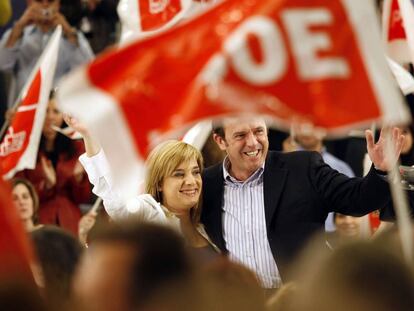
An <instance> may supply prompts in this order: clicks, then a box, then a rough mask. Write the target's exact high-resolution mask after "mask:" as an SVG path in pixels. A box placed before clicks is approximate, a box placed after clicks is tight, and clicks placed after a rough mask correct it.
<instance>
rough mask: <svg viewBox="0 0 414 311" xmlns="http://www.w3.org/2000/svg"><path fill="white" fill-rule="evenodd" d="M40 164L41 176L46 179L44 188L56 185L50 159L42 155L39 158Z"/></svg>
mask: <svg viewBox="0 0 414 311" xmlns="http://www.w3.org/2000/svg"><path fill="white" fill-rule="evenodd" d="M40 164H41V166H42V169H43V176H44V177H45V179H46V184H45V186H46V188H47V189H50V188H52V187H54V186H55V185H56V172H55V169H54V167H53V164H52V161H50V160H49V159H47V158H46V157H44V156H42V157H41V158H40Z"/></svg>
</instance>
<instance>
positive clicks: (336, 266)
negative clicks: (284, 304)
mask: <svg viewBox="0 0 414 311" xmlns="http://www.w3.org/2000/svg"><path fill="white" fill-rule="evenodd" d="M303 260H304V262H303V265H304V266H305V268H304V269H303V270H302V269H298V271H297V273H298V274H299V276H298V278H299V279H300V281H299V282H298V291H297V292H296V295H295V299H294V302H295V306H294V307H293V308H292V309H289V310H290V311H292V310H294V311H296V310H297V311H299V310H309V311H316V310H317V311H328V310H337V311H345V310H355V311H365V310H377V311H386V310H395V311H409V310H412V308H413V306H414V277H413V271H412V267H410V266H408V265H407V263H406V262H405V261H404V260H403V259H402V257H401V256H400V254H399V253H398V252H395V251H394V249H392V248H388V245H387V247H384V245H381V244H380V243H378V244H377V243H372V242H366V241H365V242H364V241H358V242H354V243H351V244H348V245H344V246H342V247H341V248H339V249H337V250H335V251H334V252H330V253H327V254H324V255H323V256H320V255H319V254H314V253H313V254H312V255H311V256H310V257H307V256H305V257H304V259H303Z"/></svg>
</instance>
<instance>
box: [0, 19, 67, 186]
mask: <svg viewBox="0 0 414 311" xmlns="http://www.w3.org/2000/svg"><path fill="white" fill-rule="evenodd" d="M61 34H62V29H61V27H60V26H59V27H57V28H56V30H55V31H54V33H53V35H52V36H51V38H50V39H49V42H48V44H47V46H46V48H45V50H44V51H43V53H42V55H41V56H40V58H39V60H38V62H37V64H36V66H35V67H34V69H33V71H32V73H31V75H30V77H29V79H28V80H27V82H26V84H25V86H24V87H23V90H22V92H21V94H20V95H19V97H18V99H17V100H18V101H20V104H19V105H18V108H17V111H16V113H15V115H14V117H13V119H12V121H11V123H10V125H9V127H8V129H7V132H6V134H5V136H4V137H3V140H2V142H1V144H0V164H1V171H2V174H3V177H4V178H11V177H13V176H14V174H15V173H16V172H18V171H21V170H23V169H26V168H28V169H33V168H34V167H35V165H36V157H37V151H38V148H39V142H40V137H41V134H42V128H43V123H44V119H45V115H46V108H47V104H48V99H49V94H50V90H51V88H52V83H53V77H54V74H55V68H56V62H57V57H58V50H59V40H60V38H61Z"/></svg>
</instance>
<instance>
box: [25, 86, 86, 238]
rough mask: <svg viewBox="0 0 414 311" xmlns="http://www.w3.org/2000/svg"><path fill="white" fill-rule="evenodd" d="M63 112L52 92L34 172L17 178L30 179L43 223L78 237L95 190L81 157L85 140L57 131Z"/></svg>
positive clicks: (61, 121) (61, 124) (62, 124)
mask: <svg viewBox="0 0 414 311" xmlns="http://www.w3.org/2000/svg"><path fill="white" fill-rule="evenodd" d="M65 125H66V124H65V123H64V120H63V115H62V113H61V112H60V111H59V110H58V109H57V107H56V102H55V99H54V92H52V93H51V97H50V100H49V104H48V107H47V112H46V118H45V123H44V126H43V130H42V137H41V139H40V145H39V153H38V157H37V163H36V167H35V168H34V170H29V169H26V170H24V171H22V172H19V173H18V174H17V176H19V177H24V178H26V179H28V180H30V181H31V182H32V183H33V185H34V186H35V188H36V190H37V193H38V195H39V199H40V209H39V220H40V222H41V223H42V224H53V225H57V226H60V227H62V228H64V229H66V230H69V231H70V232H72V233H73V234H74V235H77V234H78V222H79V220H80V218H81V211H80V209H79V204H80V203H89V200H90V198H91V194H92V193H91V187H90V184H89V182H88V179H87V178H86V175H85V172H84V170H83V168H82V165H81V164H80V163H79V161H78V157H79V156H80V155H81V154H82V153H83V152H84V149H83V144H82V142H81V141H76V140H72V139H70V138H68V137H66V136H64V135H62V134H60V133H58V132H56V130H54V129H53V126H56V127H60V128H61V127H64V126H65Z"/></svg>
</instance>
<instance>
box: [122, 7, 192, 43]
mask: <svg viewBox="0 0 414 311" xmlns="http://www.w3.org/2000/svg"><path fill="white" fill-rule="evenodd" d="M191 5H192V0H120V1H119V3H118V8H117V11H118V15H119V18H120V21H121V25H122V30H121V43H122V42H128V41H130V40H131V39H133V38H138V37H144V36H149V35H154V34H156V33H158V32H160V31H163V30H165V29H168V28H170V27H172V26H174V25H175V24H177V23H178V22H179V21H180V20H181V19H182V18H183V17H184V16H186V15H187V14H188V11H189V10H190V8H191Z"/></svg>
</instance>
